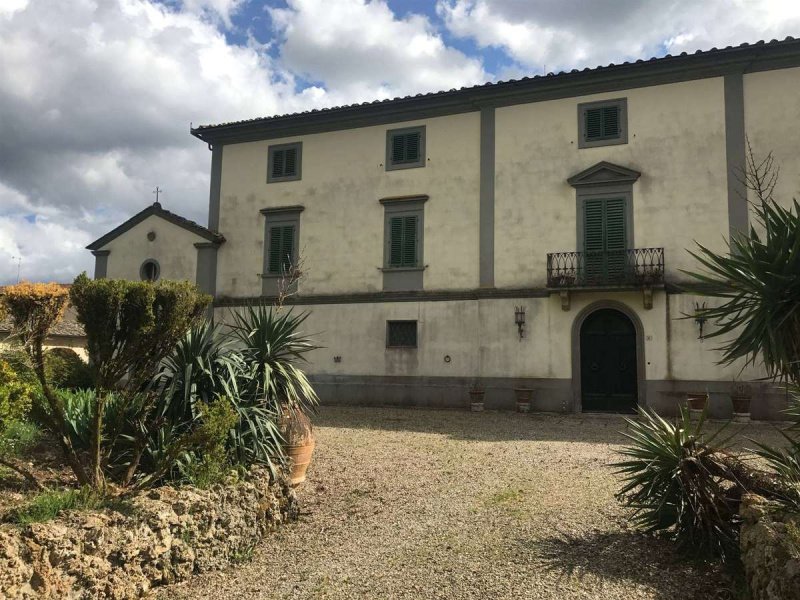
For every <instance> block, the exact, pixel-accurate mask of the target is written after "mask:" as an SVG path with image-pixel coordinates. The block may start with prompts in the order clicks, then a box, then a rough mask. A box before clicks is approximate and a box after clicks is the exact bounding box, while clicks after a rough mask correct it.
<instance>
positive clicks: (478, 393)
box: [469, 381, 486, 412]
mask: <svg viewBox="0 0 800 600" xmlns="http://www.w3.org/2000/svg"><path fill="white" fill-rule="evenodd" d="M485 394H486V389H485V388H484V387H483V386H482V385H481V384H480V383H478V382H477V381H476V382H475V383H473V384H472V386H471V387H470V388H469V402H470V410H472V412H481V411H482V410H483V397H484V395H485Z"/></svg>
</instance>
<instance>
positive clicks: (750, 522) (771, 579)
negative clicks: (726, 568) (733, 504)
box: [740, 495, 800, 600]
mask: <svg viewBox="0 0 800 600" xmlns="http://www.w3.org/2000/svg"><path fill="white" fill-rule="evenodd" d="M740 514H741V517H742V530H741V536H740V544H741V551H742V563H743V565H744V572H745V576H746V577H747V584H748V586H749V588H750V594H751V596H752V599H753V600H797V599H798V598H800V514H797V513H791V512H787V511H786V510H785V509H783V508H782V507H781V506H780V505H779V504H776V503H774V502H769V501H767V500H765V499H764V498H761V497H760V496H754V495H748V496H745V497H744V498H743V499H742V506H741V509H740Z"/></svg>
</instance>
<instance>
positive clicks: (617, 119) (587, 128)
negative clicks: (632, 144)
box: [578, 98, 628, 148]
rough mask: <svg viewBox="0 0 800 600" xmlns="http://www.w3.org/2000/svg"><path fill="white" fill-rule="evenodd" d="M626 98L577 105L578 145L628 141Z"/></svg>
mask: <svg viewBox="0 0 800 600" xmlns="http://www.w3.org/2000/svg"><path fill="white" fill-rule="evenodd" d="M627 104H628V103H627V100H626V99H625V98H619V99H616V100H603V101H600V102H586V103H584V104H579V105H578V147H579V148H593V147H595V146H610V145H613V144H627V143H628V111H627Z"/></svg>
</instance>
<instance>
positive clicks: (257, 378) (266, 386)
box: [231, 305, 319, 413]
mask: <svg viewBox="0 0 800 600" xmlns="http://www.w3.org/2000/svg"><path fill="white" fill-rule="evenodd" d="M307 318H308V313H299V314H294V313H293V312H292V311H291V310H290V311H278V310H275V309H273V308H272V307H268V306H264V305H259V306H249V307H247V308H245V309H244V310H243V311H242V312H239V313H234V322H233V325H232V327H231V331H232V335H233V336H234V339H235V340H236V341H237V343H238V345H239V348H240V351H241V353H242V357H243V359H244V361H245V363H246V364H247V365H248V367H249V368H250V369H251V370H252V379H251V383H252V384H253V385H254V386H255V389H254V390H252V391H251V392H250V393H252V394H254V395H255V396H256V397H258V398H263V399H264V400H265V401H266V402H267V403H268V405H269V406H270V407H271V408H272V409H273V410H274V411H275V412H276V413H279V412H280V410H281V406H282V405H286V406H289V407H291V408H298V409H300V410H302V411H303V412H305V413H313V412H314V411H315V410H316V406H317V404H318V403H319V399H318V398H317V394H316V392H315V391H314V388H313V387H312V386H311V383H310V382H309V381H308V377H306V374H305V372H304V371H303V370H302V368H301V366H302V365H303V364H304V363H305V362H306V357H305V355H306V354H307V353H308V352H311V351H312V350H315V349H316V348H317V346H315V345H314V343H313V342H312V341H311V339H310V338H309V337H307V336H306V335H305V334H303V333H301V326H302V324H303V323H304V322H305V320H306V319H307Z"/></svg>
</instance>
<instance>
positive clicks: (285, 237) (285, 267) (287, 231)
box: [281, 225, 294, 273]
mask: <svg viewBox="0 0 800 600" xmlns="http://www.w3.org/2000/svg"><path fill="white" fill-rule="evenodd" d="M292 264H294V226H293V225H285V226H284V227H283V233H282V234H281V273H286V272H288V271H289V269H290V268H291V266H292Z"/></svg>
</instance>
